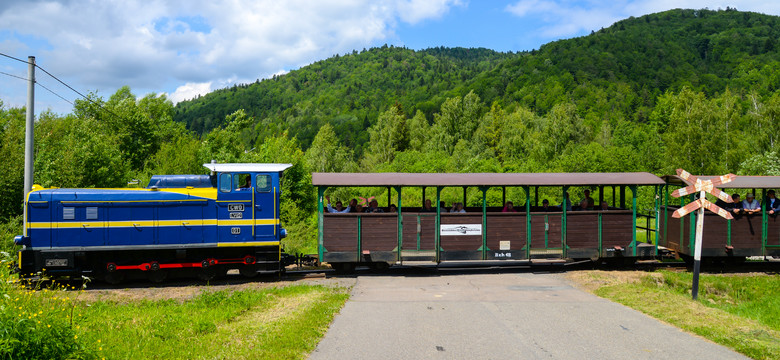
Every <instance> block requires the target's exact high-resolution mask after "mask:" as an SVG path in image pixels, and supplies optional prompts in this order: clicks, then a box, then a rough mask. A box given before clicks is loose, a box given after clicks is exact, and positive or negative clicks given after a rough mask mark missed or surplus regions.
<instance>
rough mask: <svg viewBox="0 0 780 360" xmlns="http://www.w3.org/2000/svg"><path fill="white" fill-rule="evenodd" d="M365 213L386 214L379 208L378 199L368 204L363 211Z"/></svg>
mask: <svg viewBox="0 0 780 360" xmlns="http://www.w3.org/2000/svg"><path fill="white" fill-rule="evenodd" d="M363 212H364V213H383V212H385V211H384V210H382V208H380V207H379V202H378V201H376V199H372V200H371V201H370V202H369V203H368V207H367V208H365V210H363Z"/></svg>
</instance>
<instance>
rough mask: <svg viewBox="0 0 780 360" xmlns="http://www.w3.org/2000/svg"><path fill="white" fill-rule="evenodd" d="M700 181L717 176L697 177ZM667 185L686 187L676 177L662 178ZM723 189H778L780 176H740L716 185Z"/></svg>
mask: <svg viewBox="0 0 780 360" xmlns="http://www.w3.org/2000/svg"><path fill="white" fill-rule="evenodd" d="M697 176H698V177H699V178H700V179H702V180H715V179H717V178H719V176H712V175H697ZM663 179H664V180H666V182H667V183H669V184H673V185H680V186H686V185H688V184H686V183H685V182H684V181H683V179H682V178H680V177H679V176H677V175H666V176H664V177H663ZM717 187H718V188H723V189H770V188H780V176H742V175H737V177H736V178H735V179H734V180H732V181H731V182H729V183H726V184H723V185H718V186H717Z"/></svg>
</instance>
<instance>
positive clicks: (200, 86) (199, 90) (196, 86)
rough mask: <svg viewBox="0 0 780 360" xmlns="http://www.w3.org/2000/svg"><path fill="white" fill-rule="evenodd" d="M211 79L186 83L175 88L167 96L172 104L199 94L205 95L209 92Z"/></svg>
mask: <svg viewBox="0 0 780 360" xmlns="http://www.w3.org/2000/svg"><path fill="white" fill-rule="evenodd" d="M211 90H212V88H211V81H209V82H204V83H186V84H184V85H182V86H179V87H177V88H176V91H174V92H173V94H171V95H170V96H168V99H170V100H171V101H172V102H173V103H174V104H176V103H178V102H181V101H185V100H190V99H194V98H196V97H198V96H199V95H205V94H208V93H209V92H211Z"/></svg>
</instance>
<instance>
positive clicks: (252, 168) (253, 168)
mask: <svg viewBox="0 0 780 360" xmlns="http://www.w3.org/2000/svg"><path fill="white" fill-rule="evenodd" d="M203 166H205V167H206V168H208V169H209V170H211V171H216V172H282V171H284V170H287V169H288V168H290V167H291V166H292V164H256V163H222V164H220V163H207V164H203Z"/></svg>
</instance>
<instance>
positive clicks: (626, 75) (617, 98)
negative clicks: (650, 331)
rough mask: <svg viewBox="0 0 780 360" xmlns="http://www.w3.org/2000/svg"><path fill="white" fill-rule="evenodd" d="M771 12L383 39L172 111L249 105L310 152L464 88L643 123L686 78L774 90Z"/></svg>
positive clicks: (186, 118)
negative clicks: (548, 36) (418, 44)
mask: <svg viewBox="0 0 780 360" xmlns="http://www.w3.org/2000/svg"><path fill="white" fill-rule="evenodd" d="M779 25H780V24H779V23H778V17H775V16H768V15H762V14H756V13H748V12H739V11H736V10H731V9H729V10H725V11H710V10H679V9H678V10H670V11H666V12H662V13H657V14H650V15H646V16H642V17H639V18H633V17H632V18H629V19H625V20H622V21H619V22H617V23H615V24H614V25H612V26H611V27H609V28H606V29H601V30H599V31H595V32H593V33H591V34H590V35H588V36H584V37H580V38H574V39H568V40H561V41H556V42H552V43H549V44H546V45H544V46H542V47H541V48H540V49H539V50H536V51H531V52H524V53H499V52H494V51H491V50H487V49H464V48H453V49H449V48H433V49H427V50H421V51H413V50H409V49H405V48H394V47H387V46H383V47H381V48H373V49H370V50H364V51H362V52H357V51H355V52H353V53H351V54H347V55H344V56H334V57H332V58H330V59H327V60H323V61H319V62H316V63H314V64H311V65H308V66H305V67H303V68H301V69H299V70H294V71H291V72H290V73H288V74H285V75H282V76H276V77H274V78H273V79H269V80H264V81H258V82H255V83H253V84H248V85H240V86H234V87H232V88H227V89H222V90H218V91H215V92H213V93H210V94H207V95H205V96H202V97H199V98H197V99H194V100H192V101H185V102H181V103H179V104H178V105H177V106H176V112H175V119H176V120H177V121H181V122H184V123H185V124H186V125H187V127H188V128H190V129H192V130H194V131H196V132H198V133H205V132H208V131H209V130H211V129H212V128H214V127H216V126H219V125H222V123H223V122H224V119H225V116H226V115H228V114H230V113H232V112H234V111H236V110H238V109H244V110H245V111H246V112H247V114H248V115H250V116H252V117H254V118H255V121H256V122H257V125H258V126H257V127H256V128H257V130H256V131H257V133H255V134H252V135H253V136H252V139H255V138H256V136H257V135H259V136H260V137H261V138H262V137H264V136H263V132H269V134H270V133H278V131H280V130H289V131H290V135H291V136H296V137H297V138H298V139H299V141H300V143H301V145H302V146H303V147H304V148H308V146H309V145H310V144H311V141H312V139H313V137H314V135H315V134H316V133H317V130H318V129H319V127H320V126H321V125H322V124H324V123H326V122H328V123H330V124H331V125H332V126H334V128H335V130H336V133H337V134H338V136H339V137H340V138H341V140H342V141H344V142H345V143H346V144H347V145H348V146H350V147H352V148H356V150H358V155H359V152H360V148H361V144H362V143H363V142H365V141H366V140H368V134H367V133H366V131H365V129H366V128H367V127H368V126H370V125H371V124H373V123H375V122H376V119H377V116H378V114H379V113H380V112H381V111H384V110H385V109H387V108H389V107H390V106H393V105H396V104H398V105H400V108H401V109H402V111H403V112H404V113H405V114H406V115H407V116H412V115H413V114H414V113H415V112H416V111H417V110H421V111H422V112H423V113H424V114H425V115H426V117H427V119H428V121H429V122H431V121H432V120H433V114H434V113H436V112H438V111H439V108H440V106H441V104H442V103H443V102H444V100H445V99H446V98H449V97H454V96H463V95H465V94H467V93H468V92H469V91H473V92H474V93H475V94H477V95H478V96H479V97H480V99H481V100H482V102H483V103H485V104H487V105H489V104H491V103H493V102H497V103H498V104H500V105H502V106H503V107H504V108H507V109H511V108H513V107H515V106H523V107H526V108H528V109H530V110H532V111H534V112H535V113H537V114H540V115H541V114H544V113H546V112H548V111H549V110H550V109H552V107H553V106H554V105H555V104H557V103H561V102H573V103H574V104H576V107H577V112H578V114H579V115H580V116H582V117H584V118H586V119H587V118H589V119H591V120H592V121H595V120H593V119H603V118H605V117H609V116H615V114H620V116H625V117H626V118H627V119H632V120H635V121H646V120H647V119H648V116H649V112H650V111H651V109H652V108H653V106H654V105H655V101H656V99H657V98H658V96H659V95H661V94H662V93H664V92H665V91H667V90H671V91H677V90H679V89H681V88H682V87H684V86H688V87H690V88H691V89H693V90H695V91H698V92H702V93H704V94H706V95H707V96H712V95H715V94H719V93H721V92H723V91H724V90H725V89H726V88H728V89H729V90H730V91H732V92H736V93H745V92H751V93H756V94H757V95H759V96H765V95H767V94H769V93H771V92H774V91H775V90H776V89H777V88H778V87H779V86H780V72H779V71H778V70H780V66H779V63H778V60H780V46H778V45H780V44H778V43H777V39H778V38H780V26H779Z"/></svg>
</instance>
